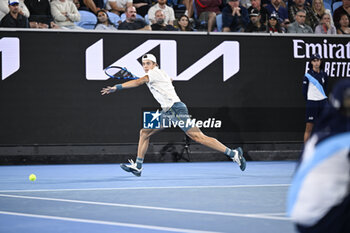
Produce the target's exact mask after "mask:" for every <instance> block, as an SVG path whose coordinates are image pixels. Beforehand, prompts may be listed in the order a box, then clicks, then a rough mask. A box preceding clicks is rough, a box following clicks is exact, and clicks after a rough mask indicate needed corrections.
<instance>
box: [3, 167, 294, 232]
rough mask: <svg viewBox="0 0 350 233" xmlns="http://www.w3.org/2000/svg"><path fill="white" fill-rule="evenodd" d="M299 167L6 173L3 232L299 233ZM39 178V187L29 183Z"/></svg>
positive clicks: (49, 169) (29, 169)
mask: <svg viewBox="0 0 350 233" xmlns="http://www.w3.org/2000/svg"><path fill="white" fill-rule="evenodd" d="M295 166H296V163H295V162H285V161H283V162H276V161H275V162H248V164H247V169H246V171H245V172H241V171H240V169H239V168H238V167H237V165H236V164H233V163H232V162H199V163H157V164H155V163H145V164H144V168H143V169H144V170H143V173H142V176H141V177H134V176H133V175H132V174H129V173H126V172H124V171H123V170H121V169H120V167H119V164H99V165H96V164H94V165H40V166H1V167H0V232H1V233H11V232H16V233H21V232H26V233H30V232H33V233H34V232H35V233H40V232H45V233H47V232H50V233H58V232H78V231H79V232H98V233H105V232H245V233H274V232H275V233H281V232H283V233H292V232H295V230H294V228H293V225H292V223H291V222H290V220H289V219H288V218H287V217H286V216H285V205H286V204H285V202H286V194H287V190H288V188H289V184H290V182H291V178H292V175H293V172H294V169H295ZM31 173H35V174H36V175H37V180H36V181H35V182H31V181H29V180H28V176H29V174H31Z"/></svg>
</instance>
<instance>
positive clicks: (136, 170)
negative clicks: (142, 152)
mask: <svg viewBox="0 0 350 233" xmlns="http://www.w3.org/2000/svg"><path fill="white" fill-rule="evenodd" d="M129 163H130V164H124V163H121V164H120V167H121V168H122V169H123V170H124V171H127V172H131V173H132V174H134V175H135V176H141V172H142V168H140V169H139V168H137V166H136V165H137V164H136V163H134V161H133V160H132V159H129Z"/></svg>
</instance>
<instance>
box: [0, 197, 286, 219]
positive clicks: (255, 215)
mask: <svg viewBox="0 0 350 233" xmlns="http://www.w3.org/2000/svg"><path fill="white" fill-rule="evenodd" d="M0 197H7V198H21V199H33V200H44V201H57V202H67V203H78V204H88V205H100V206H113V207H124V208H137V209H150V210H160V211H171V212H181V213H191V214H207V215H219V216H230V217H246V218H261V219H271V220H289V218H287V217H276V216H269V215H260V214H239V213H228V212H219V211H205V210H191V209H178V208H166V207H155V206H143V205H130V204H120V203H107V202H94V201H80V200H70V199H60V198H48V197H31V196H20V195H9V194H0Z"/></svg>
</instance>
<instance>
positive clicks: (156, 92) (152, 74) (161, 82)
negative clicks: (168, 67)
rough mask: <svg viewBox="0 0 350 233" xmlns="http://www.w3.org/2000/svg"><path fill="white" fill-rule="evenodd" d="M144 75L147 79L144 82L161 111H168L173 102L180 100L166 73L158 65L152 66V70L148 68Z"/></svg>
mask: <svg viewBox="0 0 350 233" xmlns="http://www.w3.org/2000/svg"><path fill="white" fill-rule="evenodd" d="M146 75H148V79H149V81H148V83H146V84H147V86H148V88H149V90H150V91H151V93H152V95H153V97H154V98H155V99H156V100H157V102H158V103H159V104H160V106H161V107H162V109H163V111H165V112H166V111H168V110H169V108H171V106H173V104H174V103H175V102H180V101H181V100H180V98H179V97H178V96H177V94H176V92H175V88H174V86H173V84H172V81H171V78H170V77H169V75H168V74H167V73H165V72H164V71H162V70H160V69H159V68H158V67H154V68H153V69H152V70H149V71H148V72H147V74H146Z"/></svg>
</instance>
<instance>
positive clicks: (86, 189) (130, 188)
mask: <svg viewBox="0 0 350 233" xmlns="http://www.w3.org/2000/svg"><path fill="white" fill-rule="evenodd" d="M287 186H290V184H259V185H217V186H215V185H213V186H164V187H123V188H83V189H24V190H21V189H17V190H16V189H14V190H0V193H12V192H64V191H108V190H138V189H208V188H258V187H287Z"/></svg>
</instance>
